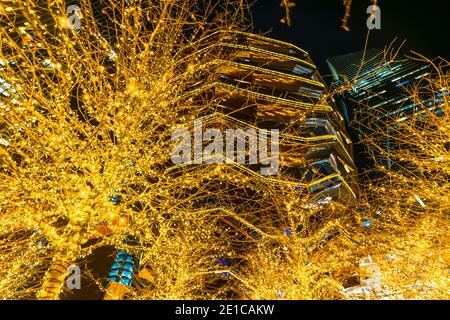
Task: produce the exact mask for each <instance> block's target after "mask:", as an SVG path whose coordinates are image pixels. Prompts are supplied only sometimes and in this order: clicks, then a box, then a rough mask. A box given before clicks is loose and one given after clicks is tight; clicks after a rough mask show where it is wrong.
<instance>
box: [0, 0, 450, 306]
mask: <svg viewBox="0 0 450 320" xmlns="http://www.w3.org/2000/svg"><path fill="white" fill-rule="evenodd" d="M288 3H290V2H289V1H286V2H285V4H286V8H288V7H292V6H288ZM144 4H145V5H144ZM78 8H79V11H78V9H77V8H72V9H71V10H68V8H67V3H66V2H65V1H52V2H48V3H45V4H44V5H42V2H41V1H33V0H11V1H3V2H2V4H0V14H1V22H0V24H1V28H0V39H1V43H2V47H1V53H0V81H1V82H0V177H1V179H0V190H1V192H0V297H1V298H3V299H24V298H26V299H35V298H41V299H59V298H62V297H63V295H64V294H66V293H67V292H70V289H69V288H67V287H66V284H65V282H64V281H65V279H66V277H67V274H64V270H67V266H69V265H73V264H75V265H76V264H82V263H84V262H85V261H86V260H87V259H88V258H91V257H93V256H95V254H96V250H97V249H99V248H103V247H112V248H114V250H115V251H116V252H115V254H116V256H120V255H122V256H121V257H125V259H128V256H127V254H129V255H132V256H133V261H134V270H133V272H134V274H133V285H132V286H131V285H127V286H124V285H121V284H118V283H117V282H114V281H109V282H108V281H106V279H105V278H101V277H95V276H93V275H92V274H93V272H91V271H92V270H88V271H87V272H88V273H89V274H90V275H91V276H90V277H91V278H92V279H90V280H91V281H93V282H95V283H96V284H97V286H98V288H100V290H102V291H103V292H104V298H105V299H122V298H123V299H216V298H225V299H228V298H274V299H276V298H279V299H332V298H336V299H338V298H339V299H344V298H347V296H346V295H345V289H346V288H347V287H349V285H348V284H347V282H348V278H350V277H352V276H353V275H354V274H355V273H356V274H357V273H358V270H359V268H360V266H359V265H358V262H359V261H360V260H361V259H363V258H365V257H367V256H368V255H370V254H372V255H373V259H374V260H375V261H380V262H379V268H380V269H381V270H382V272H385V273H384V274H389V272H391V273H392V272H394V271H392V270H391V271H389V270H387V265H384V264H383V262H382V261H381V260H380V257H379V256H380V254H381V253H382V252H384V251H389V250H391V249H392V248H390V247H388V243H387V242H386V241H384V240H383V239H387V238H383V237H384V236H386V234H391V235H392V237H394V235H399V233H400V229H398V230H399V232H398V233H392V232H391V230H390V229H388V228H387V227H386V229H383V230H380V233H375V232H374V230H372V231H373V235H372V234H370V235H368V234H366V231H365V230H363V229H362V228H361V226H360V222H361V221H359V220H358V219H359V212H360V211H361V210H362V209H361V208H360V207H359V206H358V204H357V203H356V202H354V200H355V198H356V196H357V195H356V191H355V190H354V189H355V188H354V187H353V186H354V184H352V182H351V181H349V180H347V179H346V177H345V176H344V174H337V173H334V174H328V175H327V174H326V173H325V174H324V173H320V172H318V171H314V170H313V171H312V173H311V174H312V175H313V176H314V177H316V178H315V179H316V180H314V181H312V182H311V181H310V182H307V181H304V180H301V179H293V178H292V176H290V175H289V174H288V170H286V168H289V166H291V167H294V166H296V165H298V163H301V164H304V163H302V161H303V160H302V158H301V157H300V158H298V155H302V153H305V152H306V151H305V150H307V149H305V148H306V147H307V148H315V149H320V148H321V147H323V146H328V145H332V146H334V147H336V148H342V150H343V151H342V158H343V159H340V158H336V159H334V160H335V161H341V162H342V163H350V164H349V166H347V165H346V166H345V168H346V170H347V171H348V172H349V173H354V171H355V168H353V167H352V166H351V162H352V161H351V156H350V154H349V153H348V151H346V150H348V148H349V147H348V145H349V141H347V140H348V138H346V137H345V135H343V136H341V135H339V136H338V135H337V134H332V133H329V134H326V135H323V136H319V137H317V136H308V132H306V133H305V134H304V135H303V136H302V135H300V134H299V133H298V132H297V131H296V128H298V126H299V124H300V123H303V122H304V121H305V119H306V118H307V116H306V115H307V114H308V113H312V114H327V115H330V114H333V113H334V111H333V108H332V107H331V106H330V105H329V104H328V101H329V100H330V99H328V98H329V97H330V95H328V94H325V95H323V96H322V95H321V98H320V99H319V101H318V102H317V101H316V102H314V101H312V100H311V101H309V100H308V101H301V102H295V101H294V102H293V100H289V98H288V97H282V98H280V97H279V98H276V99H275V98H273V97H272V96H271V95H270V94H261V93H255V92H254V91H252V89H251V87H250V86H249V87H248V88H245V89H242V88H238V87H236V86H232V85H229V84H227V83H225V82H221V83H219V82H218V81H217V77H218V76H219V74H220V72H223V73H226V72H228V73H232V72H236V69H234V68H235V67H236V62H234V61H233V58H236V57H239V54H242V52H244V54H246V53H245V52H246V50H249V46H248V45H247V46H246V45H245V44H242V43H241V42H240V40H239V39H245V38H246V37H247V39H251V41H253V43H256V44H260V46H262V47H264V46H266V47H267V46H272V47H277V48H280V47H281V48H282V49H280V50H284V48H288V49H289V50H287V51H289V52H291V51H292V52H294V53H295V54H296V55H297V56H298V57H295V56H290V57H288V55H286V54H284V55H283V54H278V55H274V56H275V57H276V58H277V59H281V60H282V59H288V60H289V63H294V64H295V63H301V64H302V66H303V69H305V70H313V69H314V66H313V65H312V64H311V63H310V62H307V61H304V59H306V58H305V57H306V53H305V52H303V51H302V50H301V49H299V48H297V47H295V46H288V45H287V44H284V43H280V42H277V41H275V40H273V41H272V42H268V40H266V39H263V38H262V37H259V36H256V35H253V36H252V35H248V34H245V33H244V32H243V31H246V30H245V29H246V26H245V20H244V17H243V16H244V15H243V14H244V13H245V11H244V9H245V8H246V7H245V6H244V4H243V1H229V2H220V4H217V3H214V2H208V1H177V0H175V1H174V0H171V1H159V2H157V3H153V2H148V1H141V0H129V1H128V0H127V1H120V2H117V1H113V0H111V1H103V2H102V4H99V3H97V2H95V1H94V2H92V1H88V0H81V1H80V2H79V7H78ZM230 38H231V39H238V40H236V41H234V40H233V41H234V42H232V43H233V44H232V45H230ZM255 52H256V53H255ZM253 54H255V55H256V54H260V55H264V54H266V55H267V51H264V50H261V49H257V50H253ZM247 58H251V56H249V57H247ZM303 69H302V70H303ZM218 70H219V71H218ZM238 71H239V70H238ZM246 72H249V73H250V71H246ZM251 72H252V77H255V78H256V77H260V78H258V79H264V80H265V81H275V80H276V81H277V82H283V85H285V86H286V87H289V86H290V85H292V84H296V83H301V84H305V86H308V87H307V88H309V90H311V91H312V92H320V93H322V92H323V90H324V85H323V84H321V83H320V81H318V80H317V79H315V80H313V79H305V78H302V77H299V76H292V75H291V76H288V77H287V76H284V75H281V73H280V72H278V73H277V72H271V73H269V72H267V71H265V70H264V69H263V68H262V67H258V68H253V69H252V70H251ZM258 72H259V74H258ZM236 74H239V72H236ZM246 75H247V74H245V75H244V76H243V77H244V78H245V76H246ZM241 76H242V75H241ZM245 79H247V78H245ZM267 79H269V80H267ZM274 79H275V80H274ZM261 81H262V80H261ZM211 88H214V90H216V91H215V92H218V93H220V94H216V96H211V90H210V89H211ZM305 88H306V87H305ZM305 90H306V89H305ZM313 90H315V91H313ZM235 92H239V93H240V94H241V93H242V94H243V95H244V97H246V99H247V100H245V103H244V104H243V107H242V109H243V110H240V111H246V110H247V109H250V107H253V106H254V105H255V104H256V103H262V102H261V101H264V103H265V105H264V106H265V108H266V109H264V108H263V107H261V108H260V109H258V116H261V115H263V116H266V117H274V118H282V119H290V120H289V121H288V123H287V125H286V128H285V129H284V130H282V132H281V135H282V138H283V140H282V142H281V143H280V145H281V148H282V152H281V153H282V155H281V167H282V168H281V169H282V170H281V171H280V174H279V175H277V176H275V177H266V176H262V175H261V174H259V173H258V171H257V170H251V169H250V168H248V167H246V166H242V165H237V164H235V165H228V164H227V165H226V164H217V165H205V164H196V165H174V164H173V163H172V161H171V151H172V148H173V145H174V142H173V141H172V140H171V134H172V132H173V131H174V130H175V129H179V128H181V127H186V128H192V124H193V122H194V120H196V119H200V118H201V119H205V122H208V121H209V122H208V123H210V124H212V125H213V126H214V127H216V128H220V129H224V130H225V129H228V128H242V129H248V128H251V127H252V126H253V125H254V124H253V123H248V122H245V121H238V120H237V119H232V117H231V116H230V115H229V114H224V112H225V111H224V109H226V108H225V107H224V105H225V102H226V100H227V99H228V98H229V97H230V96H232V94H233V93H235ZM327 99H328V100H327ZM255 101H256V102H255ZM258 101H259V102H258ZM280 106H282V107H283V108H280ZM277 108H278V109H277ZM280 109H281V111H280ZM247 111H248V110H247ZM275 111H276V112H275ZM339 121H340V120H339V119H337V120H336V122H339ZM305 146H306V147H305ZM435 150H439V148H438V147H436V148H435ZM434 156H435V158H442V157H445V155H443V154H441V153H440V154H436V155H434ZM296 157H297V158H296ZM334 160H333V161H334ZM330 161H331V160H330ZM341 162H339V163H341ZM437 163H442V162H437ZM331 181H332V182H333V183H336V184H338V185H339V186H340V189H339V193H338V194H339V195H341V194H342V195H343V194H346V195H347V199H344V200H353V202H351V204H348V203H347V202H346V201H340V202H338V201H334V200H335V199H334V198H333V197H332V196H330V197H326V198H318V199H316V198H314V194H311V193H312V191H311V190H313V188H315V187H317V186H321V185H327V184H328V183H331ZM430 181H431V180H430ZM442 183H443V182H442ZM419 185H420V183H419V182H418V184H417V186H418V187H419ZM429 190H432V189H429ZM417 191H418V190H417ZM414 192H415V191H414ZM436 194H437V193H436ZM411 195H413V191H411ZM418 195H419V196H421V197H423V199H424V201H427V197H425V196H424V195H423V193H418ZM429 196H430V197H432V196H433V193H430V195H429ZM441 196H442V195H441ZM388 198H389V197H388V196H385V197H384V198H383V199H384V200H387V199H388ZM441 198H442V201H444V197H443V196H442V197H441ZM311 199H313V200H314V201H312V202H311V201H310V200H311ZM389 199H390V198H389ZM436 199H437V198H436ZM393 201H394V200H393ZM381 204H382V202H380V205H381ZM386 205H387V206H388V205H391V203H388V204H386ZM430 207H431V205H430ZM392 208H394V207H392ZM442 208H444V207H443V206H442ZM397 213H399V212H397ZM403 221H404V220H403ZM438 221H439V219H438V218H437V217H436V218H435V220H433V223H437V222H438ZM425 222H426V220H424V223H425ZM386 223H387V222H386ZM400 226H402V224H400ZM400 226H399V227H398V228H400ZM425 226H430V225H422V227H425ZM396 230H397V229H396ZM411 230H412V229H411ZM426 230H427V229H426V228H425V229H423V228H421V226H420V225H416V226H415V229H414V232H411V233H410V234H409V237H408V240H407V241H409V242H407V243H406V242H405V243H404V242H402V241H401V237H396V238H395V239H394V240H395V241H394V240H393V241H392V243H393V244H395V246H396V247H395V248H398V250H402V249H403V248H405V246H406V245H407V244H409V243H413V242H414V240H415V239H416V237H418V236H420V235H422V233H423V232H428V231H426ZM433 230H436V229H433ZM439 230H440V229H439ZM439 230H438V231H439ZM421 232H422V233H421ZM438 233H439V232H438ZM438 233H436V234H435V235H434V234H431V233H427V237H424V238H423V241H422V242H414V243H415V246H416V247H417V248H419V249H420V254H421V255H423V254H425V252H426V251H427V250H429V249H430V248H432V247H433V245H435V244H436V242H435V241H436V240H435V238H433V237H434V236H436V237H438V238H439V237H440V235H439V234H438ZM439 239H441V238H439ZM376 241H380V243H382V246H380V247H377V246H376V245H377V242H376ZM383 246H385V247H383ZM372 248H377V249H376V250H375V249H372ZM419 249H417V250H419ZM377 250H378V251H377ZM411 250H412V251H413V252H416V251H414V249H412V248H411ZM372 251H373V252H372ZM391 251H393V254H398V253H396V252H395V250H394V249H392V250H391ZM123 252H125V253H126V254H123ZM420 257H421V256H420ZM120 259H121V258H120ZM411 261H413V262H414V261H417V263H419V262H420V263H421V262H422V261H424V260H423V259H422V260H421V258H419V257H418V258H417V259H406V260H396V262H395V263H398V264H400V267H404V266H405V264H408V263H411ZM371 263H372V262H371ZM414 263H415V262H414ZM414 266H416V267H417V266H418V264H415V265H414ZM398 268H399V267H397V268H396V269H395V270H398ZM430 268H431V267H430ZM386 270H387V271H386ZM433 270H434V269H433ZM409 272H410V273H415V272H417V271H416V270H415V269H414V270H413V269H411V270H410V271H409ZM394 276H395V275H392V279H397V278H395V277H394ZM433 276H434V277H435V279H439V277H440V275H439V274H438V273H433ZM104 277H106V275H104ZM391 281H393V282H395V280H391ZM398 281H399V280H398ZM401 288H403V289H402V290H406V289H404V288H405V287H404V286H403V287H401ZM430 292H431V293H430V296H433V294H434V291H433V290H430Z"/></svg>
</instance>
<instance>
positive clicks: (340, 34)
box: [252, 0, 450, 75]
mask: <svg viewBox="0 0 450 320" xmlns="http://www.w3.org/2000/svg"><path fill="white" fill-rule="evenodd" d="M294 2H296V4H297V5H296V7H295V8H293V9H292V20H293V22H292V26H291V27H290V28H289V27H287V26H285V25H283V24H282V23H281V22H280V19H281V18H282V17H283V16H284V8H282V7H280V5H279V3H280V1H278V0H256V2H255V4H254V8H253V10H252V13H253V21H254V26H255V28H254V31H255V32H266V31H270V30H272V31H271V32H270V33H269V34H268V35H269V36H271V37H273V38H276V39H280V40H285V41H289V42H292V43H294V44H296V45H298V46H299V47H301V48H303V49H305V50H306V51H308V52H309V53H310V55H311V57H312V59H313V60H314V62H315V63H316V64H317V65H318V66H319V69H320V71H321V73H322V74H324V75H326V74H329V73H330V72H329V70H328V68H327V66H326V63H325V59H326V58H327V57H332V56H336V55H341V54H345V53H349V52H354V51H360V50H362V49H363V48H364V42H365V38H366V34H367V31H368V29H367V26H366V21H367V18H368V14H367V13H366V10H367V7H368V6H369V4H370V1H369V0H353V4H352V12H351V17H350V19H349V26H350V27H351V31H350V32H346V31H344V30H342V29H341V28H340V25H341V19H342V17H343V16H344V12H345V8H344V6H343V5H342V0H294ZM419 3H421V4H419ZM378 5H379V6H380V8H381V15H382V17H381V30H373V31H371V35H370V40H369V47H384V46H385V45H387V44H389V43H390V42H391V41H393V40H394V39H395V38H397V42H396V43H397V44H401V42H402V41H403V40H405V39H406V40H407V42H406V44H405V47H404V49H406V50H414V51H417V52H419V53H421V54H424V55H425V56H427V57H430V58H434V57H436V56H441V57H444V58H446V59H449V58H450V43H449V42H450V39H449V33H450V32H449V31H450V28H449V23H450V1H449V0H427V1H418V0H414V1H406V0H379V1H378Z"/></svg>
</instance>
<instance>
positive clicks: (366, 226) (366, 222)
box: [362, 220, 372, 229]
mask: <svg viewBox="0 0 450 320" xmlns="http://www.w3.org/2000/svg"><path fill="white" fill-rule="evenodd" d="M362 226H363V227H364V228H366V229H368V228H370V227H371V226H372V221H370V220H364V221H363V223H362Z"/></svg>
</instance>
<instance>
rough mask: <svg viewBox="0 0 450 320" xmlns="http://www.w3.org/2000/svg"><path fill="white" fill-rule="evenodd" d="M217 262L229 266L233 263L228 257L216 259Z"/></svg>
mask: <svg viewBox="0 0 450 320" xmlns="http://www.w3.org/2000/svg"><path fill="white" fill-rule="evenodd" d="M217 262H219V263H220V264H221V265H223V266H231V265H232V264H233V261H231V260H228V259H219V260H217Z"/></svg>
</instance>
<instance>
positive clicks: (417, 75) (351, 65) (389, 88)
mask: <svg viewBox="0 0 450 320" xmlns="http://www.w3.org/2000/svg"><path fill="white" fill-rule="evenodd" d="M362 60H363V52H355V53H350V54H346V55H342V56H337V57H333V58H330V59H328V66H329V68H330V70H331V73H332V75H333V86H334V87H338V86H340V85H343V86H348V89H346V90H345V91H344V92H343V93H342V94H339V95H338V96H337V97H336V100H337V104H338V106H339V109H340V110H341V112H342V114H343V115H344V117H345V121H346V124H347V129H348V131H349V133H350V134H351V136H352V139H353V140H354V142H356V143H355V147H356V152H357V153H358V157H356V158H357V161H358V167H361V168H370V167H372V166H373V160H374V159H378V161H379V162H380V163H383V164H384V165H386V166H388V167H392V166H393V163H392V161H391V160H390V158H389V152H390V150H392V148H396V147H397V146H396V145H395V142H394V141H393V139H391V137H392V136H393V135H395V131H396V130H399V127H400V126H399V124H400V123H401V122H403V121H407V119H408V117H414V118H415V119H420V117H424V116H426V113H427V112H433V113H435V114H436V115H442V110H441V108H440V107H439V105H440V103H441V99H440V98H441V97H442V95H443V94H448V92H437V93H432V92H427V90H426V87H427V85H429V84H427V83H426V81H423V82H422V79H423V78H424V77H427V76H429V75H430V73H431V72H432V68H431V65H430V64H429V63H426V62H423V61H418V60H413V59H411V58H408V57H405V56H404V57H400V58H399V59H395V60H394V61H386V57H385V55H384V51H383V50H381V49H376V48H375V49H371V50H367V51H366V53H365V55H364V62H363V63H362ZM412 86H419V87H421V88H422V89H424V90H422V91H423V92H424V93H423V94H421V99H422V100H421V101H414V100H413V99H412V95H411V93H410V92H408V88H410V87H412ZM424 106H425V107H426V109H427V110H424ZM381 130H382V131H381ZM380 131H381V132H385V135H383V136H381V135H379V133H380ZM377 133H378V134H377ZM374 135H378V136H379V137H378V138H377V145H379V147H380V148H381V149H383V150H386V151H387V154H388V156H387V157H383V158H380V157H381V155H380V154H379V153H378V152H376V151H375V150H370V149H369V148H368V147H367V146H365V145H364V143H358V142H361V141H362V140H363V139H364V137H365V136H370V137H373V136H374Z"/></svg>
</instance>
